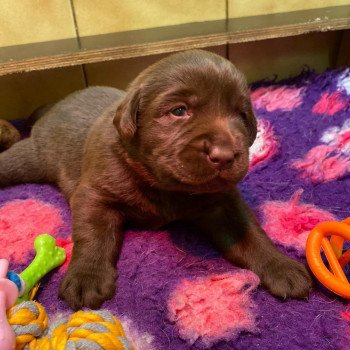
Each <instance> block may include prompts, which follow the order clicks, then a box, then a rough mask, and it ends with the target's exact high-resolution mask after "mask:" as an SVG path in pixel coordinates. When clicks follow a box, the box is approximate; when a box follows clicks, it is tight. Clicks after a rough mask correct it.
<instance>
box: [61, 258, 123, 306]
mask: <svg viewBox="0 0 350 350" xmlns="http://www.w3.org/2000/svg"><path fill="white" fill-rule="evenodd" d="M116 275H117V272H116V269H115V268H113V267H109V268H101V267H95V266H91V265H89V264H86V263H85V262H84V263H83V262H74V261H72V262H71V264H70V266H69V268H68V271H67V272H66V274H65V276H64V278H63V280H62V282H61V285H60V291H59V296H60V297H61V298H62V299H64V300H65V301H66V302H67V304H68V305H69V306H70V307H71V308H72V309H73V310H78V309H81V308H82V307H83V306H86V307H88V308H90V309H98V308H99V307H100V306H101V304H102V303H103V302H104V301H106V300H108V299H111V298H112V297H113V295H114V293H115V289H116Z"/></svg>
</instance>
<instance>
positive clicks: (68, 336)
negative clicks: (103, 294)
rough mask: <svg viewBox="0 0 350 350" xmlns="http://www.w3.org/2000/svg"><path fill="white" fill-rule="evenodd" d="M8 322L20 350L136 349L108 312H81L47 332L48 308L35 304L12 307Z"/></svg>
mask: <svg viewBox="0 0 350 350" xmlns="http://www.w3.org/2000/svg"><path fill="white" fill-rule="evenodd" d="M7 317H8V322H9V324H10V325H11V327H12V329H13V331H14V332H15V334H16V344H17V345H16V350H22V349H23V350H79V349H82V350H83V349H84V350H134V348H133V347H132V345H131V344H130V342H129V341H128V339H127V338H126V337H125V333H124V330H123V327H122V325H121V323H120V321H119V320H118V319H117V318H116V317H114V316H113V315H112V314H110V313H109V312H107V311H104V310H101V311H78V312H76V313H74V314H72V315H71V316H70V317H69V318H68V319H67V318H62V319H59V320H56V321H55V322H54V323H53V324H52V325H50V326H49V328H48V329H47V323H48V317H47V314H46V312H45V309H44V308H43V307H42V306H41V305H40V304H39V303H37V302H35V301H26V302H22V303H20V304H18V305H16V306H14V307H12V308H11V309H10V310H9V311H8V313H7Z"/></svg>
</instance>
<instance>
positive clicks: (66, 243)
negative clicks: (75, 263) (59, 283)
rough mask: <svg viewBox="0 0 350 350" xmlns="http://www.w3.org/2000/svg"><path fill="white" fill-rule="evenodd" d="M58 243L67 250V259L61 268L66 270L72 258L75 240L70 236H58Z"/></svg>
mask: <svg viewBox="0 0 350 350" xmlns="http://www.w3.org/2000/svg"><path fill="white" fill-rule="evenodd" d="M56 244H57V245H58V246H59V247H62V248H63V249H64V250H65V251H66V260H65V261H64V264H63V265H61V266H60V269H61V270H64V271H65V270H67V268H68V265H69V263H70V261H71V259H72V251H73V241H72V239H71V238H70V237H69V238H68V239H64V238H57V240H56Z"/></svg>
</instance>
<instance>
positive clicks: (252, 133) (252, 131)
mask: <svg viewBox="0 0 350 350" xmlns="http://www.w3.org/2000/svg"><path fill="white" fill-rule="evenodd" d="M246 125H247V128H248V132H249V146H251V145H252V144H253V143H254V141H255V139H256V134H257V133H258V125H257V120H256V117H255V114H254V111H253V109H252V108H251V109H250V111H249V113H247V117H246Z"/></svg>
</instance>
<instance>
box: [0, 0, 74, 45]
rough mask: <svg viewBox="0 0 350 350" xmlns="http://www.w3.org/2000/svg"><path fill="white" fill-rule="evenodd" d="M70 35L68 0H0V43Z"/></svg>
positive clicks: (28, 41) (24, 42) (6, 43)
mask: <svg viewBox="0 0 350 350" xmlns="http://www.w3.org/2000/svg"><path fill="white" fill-rule="evenodd" d="M72 37H75V27H74V20H73V12H72V9H71V4H70V0H0V47H4V46H11V45H21V44H29V43H36V42H42V41H50V40H59V39H67V38H72Z"/></svg>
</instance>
